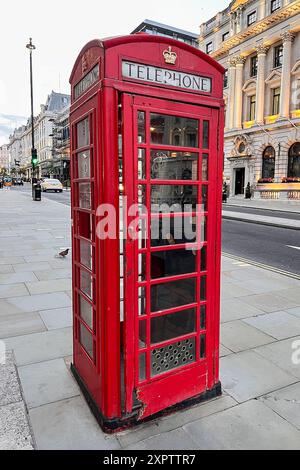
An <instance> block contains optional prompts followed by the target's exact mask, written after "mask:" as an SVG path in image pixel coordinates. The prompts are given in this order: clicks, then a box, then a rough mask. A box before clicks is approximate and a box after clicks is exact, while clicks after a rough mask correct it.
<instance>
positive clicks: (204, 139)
mask: <svg viewBox="0 0 300 470" xmlns="http://www.w3.org/2000/svg"><path fill="white" fill-rule="evenodd" d="M202 148H204V149H208V148H209V121H203V134H202Z"/></svg>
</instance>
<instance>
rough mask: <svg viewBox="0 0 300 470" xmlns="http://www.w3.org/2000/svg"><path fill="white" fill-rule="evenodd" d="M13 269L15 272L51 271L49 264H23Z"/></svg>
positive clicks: (16, 265) (15, 265)
mask: <svg viewBox="0 0 300 470" xmlns="http://www.w3.org/2000/svg"><path fill="white" fill-rule="evenodd" d="M13 269H14V271H15V272H17V273H18V272H26V271H32V272H34V273H36V271H46V270H50V264H49V263H22V264H14V265H13Z"/></svg>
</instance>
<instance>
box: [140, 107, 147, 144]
mask: <svg viewBox="0 0 300 470" xmlns="http://www.w3.org/2000/svg"><path fill="white" fill-rule="evenodd" d="M145 135H146V133H145V112H144V111H138V143H139V144H143V143H145V142H146V138H145Z"/></svg>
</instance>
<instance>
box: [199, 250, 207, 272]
mask: <svg viewBox="0 0 300 470" xmlns="http://www.w3.org/2000/svg"><path fill="white" fill-rule="evenodd" d="M200 259H201V271H206V270H207V247H206V246H203V247H202V248H201V251H200Z"/></svg>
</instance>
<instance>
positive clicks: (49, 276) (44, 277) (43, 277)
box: [35, 269, 72, 281]
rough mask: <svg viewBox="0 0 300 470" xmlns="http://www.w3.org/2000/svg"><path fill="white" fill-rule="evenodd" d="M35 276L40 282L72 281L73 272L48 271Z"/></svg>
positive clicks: (67, 270)
mask: <svg viewBox="0 0 300 470" xmlns="http://www.w3.org/2000/svg"><path fill="white" fill-rule="evenodd" d="M35 275H36V277H37V278H38V279H39V281H51V280H55V279H71V276H72V272H71V270H70V269H52V270H50V269H48V270H46V271H36V272H35Z"/></svg>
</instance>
